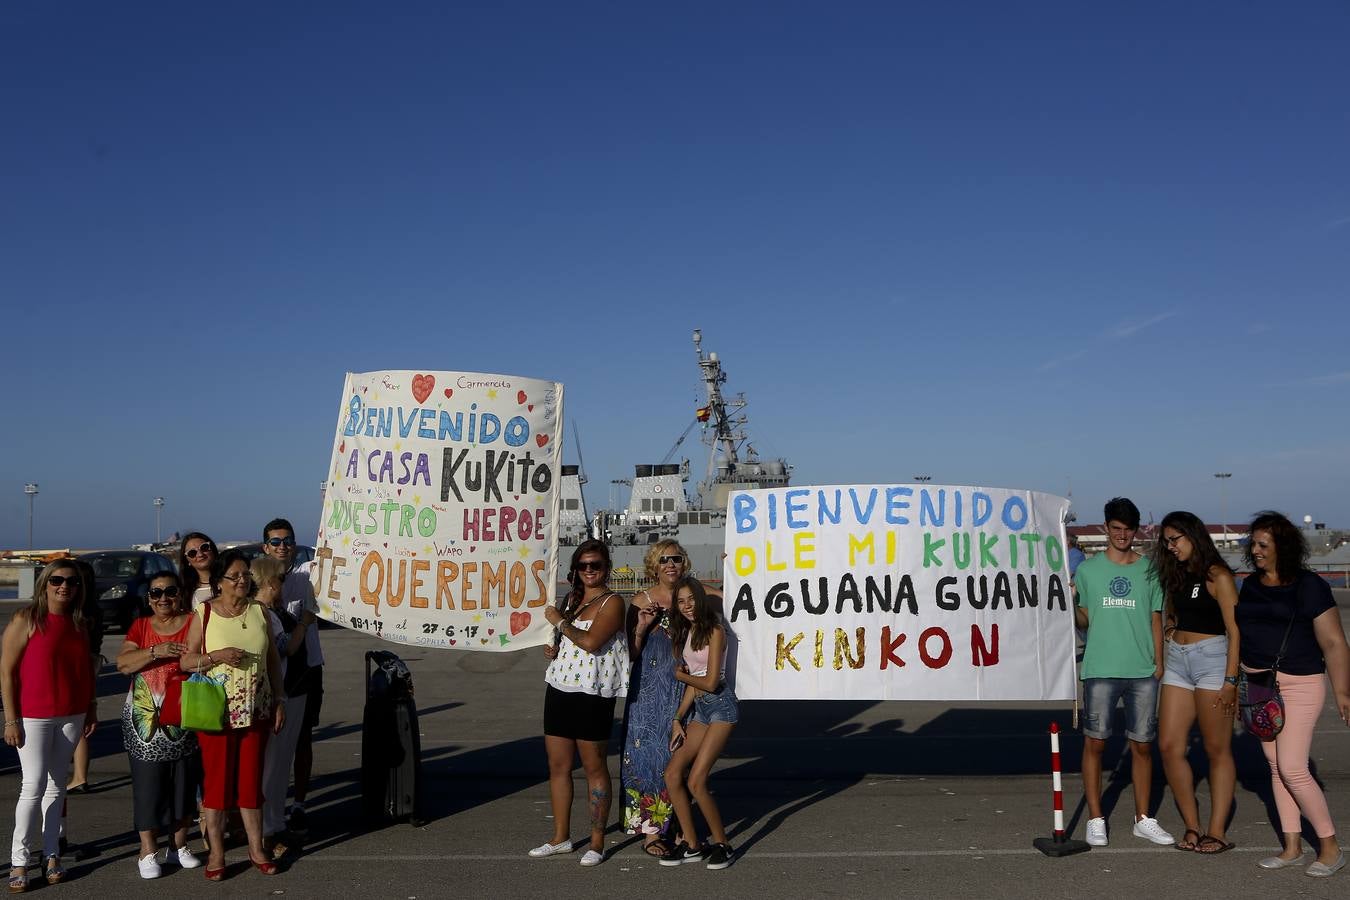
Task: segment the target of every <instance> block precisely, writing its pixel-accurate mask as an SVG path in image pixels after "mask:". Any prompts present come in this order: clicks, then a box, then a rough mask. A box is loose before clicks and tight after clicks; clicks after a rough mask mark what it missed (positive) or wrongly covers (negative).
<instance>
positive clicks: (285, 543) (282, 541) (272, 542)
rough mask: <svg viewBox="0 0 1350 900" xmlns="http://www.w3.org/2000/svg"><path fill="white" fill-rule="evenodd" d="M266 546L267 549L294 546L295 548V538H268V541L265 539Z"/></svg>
mask: <svg viewBox="0 0 1350 900" xmlns="http://www.w3.org/2000/svg"><path fill="white" fill-rule="evenodd" d="M267 546H269V547H294V546H295V538H293V537H288V538H268V539H267Z"/></svg>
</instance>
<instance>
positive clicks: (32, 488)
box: [23, 483, 38, 550]
mask: <svg viewBox="0 0 1350 900" xmlns="http://www.w3.org/2000/svg"><path fill="white" fill-rule="evenodd" d="M23 492H24V493H25V494H27V495H28V549H29V550H32V549H33V498H34V497H36V496H37V494H38V486H37V484H36V483H30V484H25V485H24V486H23Z"/></svg>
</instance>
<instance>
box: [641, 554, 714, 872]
mask: <svg viewBox="0 0 1350 900" xmlns="http://www.w3.org/2000/svg"><path fill="white" fill-rule="evenodd" d="M645 568H646V571H647V578H648V580H649V581H652V582H653V584H652V586H651V587H649V588H647V589H646V590H644V591H641V592H640V593H638V594H637V595H636V596H635V597H633V602H632V604H631V605H630V607H629V609H628V622H627V635H628V653H629V657H630V658H631V659H632V660H633V671H632V674H631V675H630V676H629V679H628V699H627V701H626V702H625V706H624V716H623V756H622V758H621V760H620V766H619V787H620V790H621V791H622V792H623V829H624V831H625V832H627V833H628V834H641V835H642V849H643V850H644V851H645V852H646V853H647V854H648V855H650V856H654V857H657V858H661V857H663V856H665V855H666V854H667V853H669V852H670V846H671V844H670V842H669V841H668V840H667V839H666V834H667V830H668V828H669V826H670V824H671V823H672V822H673V821H674V819H675V816H674V814H673V810H672V807H671V805H670V792H669V791H667V790H666V764H667V763H669V762H670V722H671V719H672V718H674V716H675V711H676V709H678V708H679V705H680V697H682V696H683V695H684V687H683V685H681V684H680V683H679V682H678V681H676V680H675V669H674V667H673V666H671V664H670V658H671V652H672V651H671V645H670V628H671V610H672V608H673V605H674V600H675V585H677V584H679V583H680V581H681V580H683V579H684V577H685V576H686V575H688V574H689V554H688V553H686V552H685V549H684V548H683V547H682V546H680V544H679V543H678V542H677V541H672V540H665V541H659V542H657V543H655V544H653V545H652V547H651V549H650V550H648V551H647V557H646V559H645ZM719 596H720V595H719Z"/></svg>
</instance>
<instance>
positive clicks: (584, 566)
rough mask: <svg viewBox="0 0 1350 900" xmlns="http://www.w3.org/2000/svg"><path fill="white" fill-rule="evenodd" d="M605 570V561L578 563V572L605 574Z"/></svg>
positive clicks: (584, 560)
mask: <svg viewBox="0 0 1350 900" xmlns="http://www.w3.org/2000/svg"><path fill="white" fill-rule="evenodd" d="M604 570H605V563H604V560H592V559H583V560H582V561H581V562H579V563H577V571H578V572H603V571H604Z"/></svg>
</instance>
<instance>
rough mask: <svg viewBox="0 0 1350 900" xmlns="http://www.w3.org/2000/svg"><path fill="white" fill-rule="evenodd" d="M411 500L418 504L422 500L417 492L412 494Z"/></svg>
mask: <svg viewBox="0 0 1350 900" xmlns="http://www.w3.org/2000/svg"><path fill="white" fill-rule="evenodd" d="M413 502H414V503H419V504H420V503H421V502H422V498H421V497H420V496H419V495H417V494H413Z"/></svg>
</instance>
